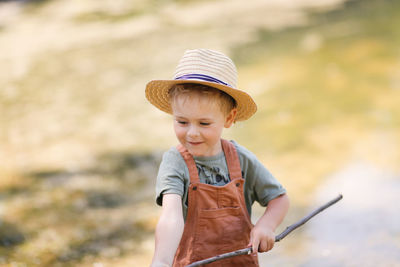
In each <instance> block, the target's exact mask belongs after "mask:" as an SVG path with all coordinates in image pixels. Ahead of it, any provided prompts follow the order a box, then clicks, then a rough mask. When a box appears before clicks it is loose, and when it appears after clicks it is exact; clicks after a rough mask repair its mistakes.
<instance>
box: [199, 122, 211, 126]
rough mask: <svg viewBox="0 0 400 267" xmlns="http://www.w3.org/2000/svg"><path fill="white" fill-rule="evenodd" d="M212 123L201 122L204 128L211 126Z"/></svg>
mask: <svg viewBox="0 0 400 267" xmlns="http://www.w3.org/2000/svg"><path fill="white" fill-rule="evenodd" d="M210 124H211V123H209V122H200V125H202V126H209V125H210Z"/></svg>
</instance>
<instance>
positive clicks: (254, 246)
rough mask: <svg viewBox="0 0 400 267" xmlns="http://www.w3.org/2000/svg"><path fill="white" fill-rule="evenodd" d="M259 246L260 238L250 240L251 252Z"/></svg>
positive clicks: (256, 250) (255, 251) (254, 251)
mask: <svg viewBox="0 0 400 267" xmlns="http://www.w3.org/2000/svg"><path fill="white" fill-rule="evenodd" d="M259 246H260V240H259V239H258V238H257V237H256V238H255V239H254V240H253V242H252V248H253V253H257V252H258V248H259Z"/></svg>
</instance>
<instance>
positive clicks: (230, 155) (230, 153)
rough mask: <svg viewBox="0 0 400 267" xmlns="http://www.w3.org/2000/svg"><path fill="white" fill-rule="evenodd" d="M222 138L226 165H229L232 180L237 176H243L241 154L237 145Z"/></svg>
mask: <svg viewBox="0 0 400 267" xmlns="http://www.w3.org/2000/svg"><path fill="white" fill-rule="evenodd" d="M221 140H222V149H223V151H224V153H225V159H226V165H227V166H228V171H229V176H230V177H231V181H232V180H234V179H236V178H243V177H242V168H240V161H239V156H238V153H237V151H236V147H235V145H234V144H232V143H231V142H229V141H227V140H225V139H221Z"/></svg>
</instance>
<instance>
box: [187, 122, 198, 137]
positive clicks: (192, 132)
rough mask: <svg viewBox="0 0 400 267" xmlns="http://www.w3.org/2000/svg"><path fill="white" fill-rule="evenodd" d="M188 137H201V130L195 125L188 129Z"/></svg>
mask: <svg viewBox="0 0 400 267" xmlns="http://www.w3.org/2000/svg"><path fill="white" fill-rule="evenodd" d="M187 135H188V136H189V137H196V136H198V135H199V130H198V129H197V127H196V126H195V125H191V126H190V127H189V129H188V132H187Z"/></svg>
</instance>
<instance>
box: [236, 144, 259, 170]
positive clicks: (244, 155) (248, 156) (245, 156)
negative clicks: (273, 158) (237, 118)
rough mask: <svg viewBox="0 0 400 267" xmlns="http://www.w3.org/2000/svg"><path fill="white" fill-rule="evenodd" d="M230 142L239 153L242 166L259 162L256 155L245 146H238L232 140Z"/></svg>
mask: <svg viewBox="0 0 400 267" xmlns="http://www.w3.org/2000/svg"><path fill="white" fill-rule="evenodd" d="M230 142H231V143H232V144H233V145H234V146H235V148H236V151H237V153H238V156H239V160H240V164H241V165H242V166H243V165H244V164H248V163H251V162H256V161H258V159H257V157H256V155H255V154H254V153H253V152H251V151H250V150H248V149H247V148H245V147H244V146H242V145H240V144H238V143H237V142H236V141H234V140H231V141H230Z"/></svg>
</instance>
